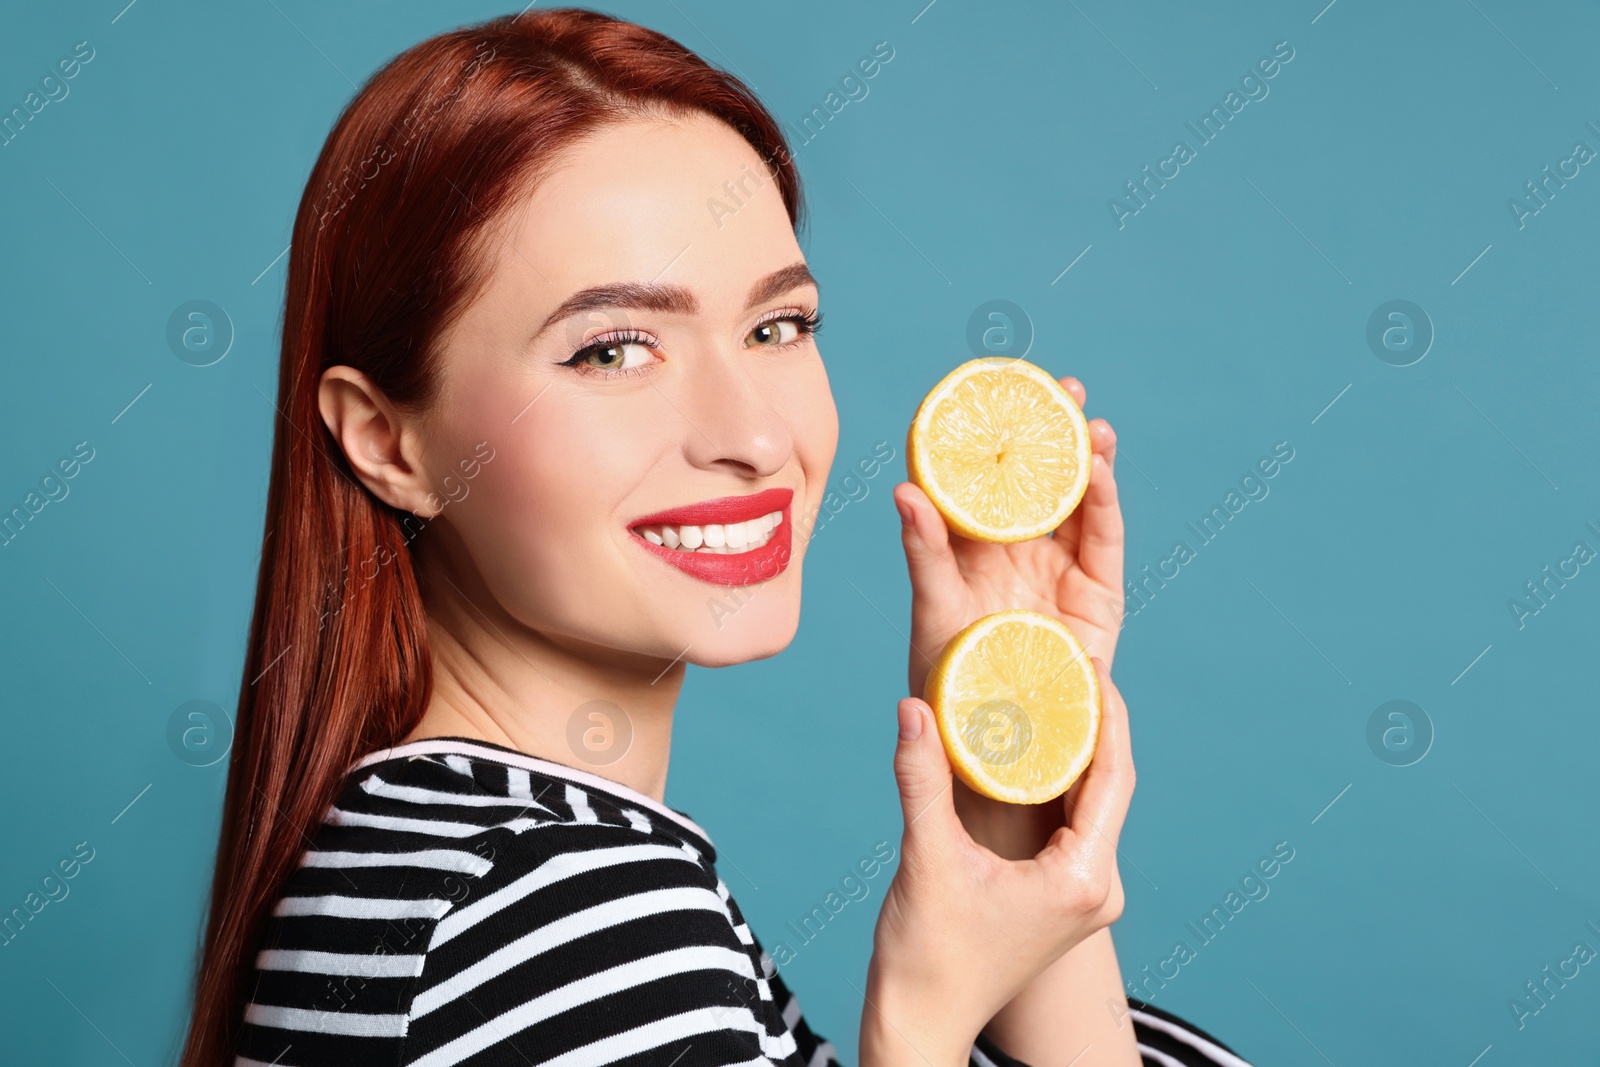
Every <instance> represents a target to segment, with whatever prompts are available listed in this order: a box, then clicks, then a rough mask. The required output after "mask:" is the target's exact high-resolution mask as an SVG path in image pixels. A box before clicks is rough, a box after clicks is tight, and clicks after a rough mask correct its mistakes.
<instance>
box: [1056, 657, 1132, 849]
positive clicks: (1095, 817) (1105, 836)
mask: <svg viewBox="0 0 1600 1067" xmlns="http://www.w3.org/2000/svg"><path fill="white" fill-rule="evenodd" d="M1090 661H1091V662H1093V663H1094V667H1095V674H1096V675H1097V676H1098V677H1099V680H1100V736H1099V738H1098V739H1097V740H1096V742H1095V750H1094V759H1093V760H1092V761H1091V762H1090V763H1089V769H1088V771H1087V772H1085V774H1084V779H1083V789H1082V791H1080V792H1079V794H1078V801H1077V804H1076V805H1075V806H1073V807H1072V808H1071V809H1070V810H1069V811H1068V812H1067V819H1068V824H1069V825H1070V826H1071V827H1072V831H1073V836H1074V837H1076V838H1077V839H1078V842H1079V844H1078V847H1080V848H1082V849H1085V850H1087V852H1088V854H1089V856H1090V857H1091V861H1092V862H1094V863H1096V864H1099V863H1109V862H1110V861H1111V859H1112V858H1113V857H1114V856H1115V854H1116V844H1117V837H1118V835H1120V834H1121V833H1122V823H1123V820H1124V819H1125V818H1126V816H1127V814H1128V803H1129V801H1130V800H1132V798H1133V784H1134V771H1133V748H1132V745H1131V743H1130V741H1129V737H1128V706H1127V704H1125V703H1124V702H1123V700H1122V694H1121V693H1119V692H1118V691H1117V687H1116V686H1115V685H1114V684H1113V683H1112V681H1111V675H1110V673H1109V672H1108V671H1107V670H1106V665H1105V661H1103V660H1102V659H1100V657H1099V656H1091V657H1090ZM1066 844H1068V845H1070V844H1071V843H1070V842H1066Z"/></svg>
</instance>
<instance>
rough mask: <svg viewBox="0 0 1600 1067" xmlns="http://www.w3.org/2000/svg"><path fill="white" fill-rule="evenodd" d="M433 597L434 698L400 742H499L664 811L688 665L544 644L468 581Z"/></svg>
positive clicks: (459, 580) (453, 579)
mask: <svg viewBox="0 0 1600 1067" xmlns="http://www.w3.org/2000/svg"><path fill="white" fill-rule="evenodd" d="M424 587H425V588H424V600H425V603H426V605H427V612H428V641H429V652H430V655H431V658H432V663H433V690H432V695H431V697H430V698H429V701H428V704H427V707H426V709H425V710H424V712H423V716H422V719H421V721H420V722H418V724H417V726H416V727H415V728H414V729H413V730H412V731H411V732H410V733H408V734H407V735H406V736H405V737H404V738H402V741H420V740H423V739H426V738H430V737H447V736H448V737H467V738H472V739H474V740H481V741H490V742H493V743H495V744H498V745H505V746H506V747H508V748H514V749H516V750H517V751H519V752H525V753H527V754H528V755H530V756H537V757H539V758H540V759H547V760H551V761H552V762H555V763H563V764H566V765H567V766H569V767H575V768H578V769H579V770H584V771H588V772H590V773H591V774H598V775H600V776H601V777H604V778H609V779H611V780H612V781H615V782H619V783H621V784H623V785H626V786H628V787H630V788H632V789H635V790H637V791H638V792H640V793H643V794H644V795H646V796H648V797H651V798H652V799H654V800H656V801H658V802H663V803H664V797H665V793H666V783H667V760H668V757H669V755H670V754H671V749H672V712H673V707H674V705H675V704H676V703H677V699H678V693H679V690H680V689H681V688H682V686H683V676H684V663H683V661H682V660H676V661H671V662H670V663H669V662H668V661H666V660H662V659H660V658H658V657H654V656H645V655H640V654H637V653H630V652H621V651H618V650H617V649H610V648H600V647H598V646H593V645H587V644H585V643H583V642H581V641H575V640H571V639H567V638H558V637H554V636H552V635H549V634H542V633H539V632H537V631H535V630H532V629H530V628H529V627H527V626H525V625H523V624H522V623H520V622H518V621H517V620H515V619H514V618H512V617H511V616H510V615H509V614H507V613H506V612H505V610H504V609H503V608H501V607H500V605H499V604H498V603H497V602H495V600H494V599H493V598H492V597H491V596H490V595H489V594H488V592H487V590H486V589H484V588H483V586H482V584H481V583H479V582H477V581H476V580H473V578H472V577H469V576H467V575H463V574H460V573H452V574H450V576H449V581H438V582H425V583H424Z"/></svg>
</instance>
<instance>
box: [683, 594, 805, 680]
mask: <svg viewBox="0 0 1600 1067" xmlns="http://www.w3.org/2000/svg"><path fill="white" fill-rule="evenodd" d="M746 592H748V591H746ZM737 595H738V594H735V597H737ZM727 603H728V604H729V605H730V607H729V610H727V611H726V612H723V611H722V610H721V609H720V608H718V609H716V610H717V614H716V617H715V618H714V619H712V618H708V619H707V621H706V622H705V624H704V625H703V626H702V627H699V630H700V636H699V637H698V638H697V639H696V640H695V641H694V643H693V644H692V645H690V647H689V650H688V652H687V653H686V654H685V655H684V659H686V660H688V661H689V662H690V663H693V664H694V665H695V666H697V667H731V666H733V665H734V664H736V663H749V662H751V661H752V660H758V659H768V658H770V657H772V656H776V655H777V654H778V653H779V652H782V651H783V650H784V649H786V648H788V647H789V644H790V642H792V641H793V640H794V635H795V633H796V631H798V630H799V628H800V605H799V604H798V603H796V604H794V605H793V607H792V608H791V607H790V606H789V605H787V604H759V603H757V602H756V600H755V599H752V600H751V601H750V602H749V603H748V604H747V605H746V606H744V607H743V608H739V607H737V606H734V605H736V604H737V600H736V599H735V598H728V600H727ZM761 609H765V610H761ZM719 621H720V623H721V625H720V626H719V625H718V622H719Z"/></svg>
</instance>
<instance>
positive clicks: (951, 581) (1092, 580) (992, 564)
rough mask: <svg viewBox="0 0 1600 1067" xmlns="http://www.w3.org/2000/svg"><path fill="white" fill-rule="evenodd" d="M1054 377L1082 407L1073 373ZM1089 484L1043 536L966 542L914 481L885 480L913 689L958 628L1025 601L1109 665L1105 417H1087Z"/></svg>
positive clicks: (1109, 500) (1112, 440)
mask: <svg viewBox="0 0 1600 1067" xmlns="http://www.w3.org/2000/svg"><path fill="white" fill-rule="evenodd" d="M1061 384H1062V386H1063V387H1064V388H1065V389H1066V390H1067V392H1069V393H1071V394H1072V398H1073V399H1074V400H1076V401H1077V402H1078V405H1079V406H1080V407H1081V406H1083V404H1084V403H1085V402H1086V401H1087V398H1088V394H1087V392H1086V391H1085V390H1084V387H1083V383H1082V382H1080V381H1078V379H1076V378H1062V379H1061ZM1089 440H1090V445H1091V448H1092V452H1091V457H1090V464H1089V466H1090V476H1089V488H1088V490H1087V491H1086V492H1085V493H1084V497H1083V501H1082V503H1080V504H1079V505H1078V507H1077V509H1075V510H1074V511H1073V513H1072V514H1071V515H1068V516H1067V518H1066V521H1065V522H1063V523H1062V524H1061V525H1060V526H1058V527H1056V530H1055V532H1054V534H1053V535H1052V536H1050V537H1036V538H1034V539H1033V540H1031V541H1019V542H1016V543H1013V544H993V543H990V542H987V541H972V540H969V539H967V538H965V537H962V536H961V535H960V534H957V533H954V532H952V531H951V530H950V529H949V528H948V527H947V526H946V525H945V521H944V516H942V515H940V514H939V512H938V509H936V508H935V507H934V506H933V502H932V501H931V500H929V499H928V496H927V494H926V493H924V492H923V491H922V490H921V489H920V488H918V487H917V485H916V484H915V483H914V482H901V483H900V484H899V485H897V486H895V488H894V499H895V505H896V506H897V507H898V508H900V509H901V514H902V518H905V516H906V515H907V514H909V518H908V519H906V521H905V522H904V523H903V524H902V530H901V542H902V543H903V545H904V546H905V552H906V567H907V569H908V570H909V571H910V573H911V653H910V655H911V661H910V669H909V671H908V680H909V681H910V683H911V688H910V690H909V692H910V693H912V694H913V695H914V696H920V695H921V694H922V688H923V684H924V683H925V682H926V681H927V677H928V672H929V670H930V669H932V667H933V662H932V661H933V660H934V659H936V658H937V657H938V655H939V652H940V650H941V649H943V648H944V646H945V644H946V643H947V642H948V641H949V640H950V639H951V638H952V637H954V636H955V635H956V634H957V633H959V632H960V631H961V630H962V629H964V628H965V627H967V626H968V625H970V624H971V623H974V622H977V621H978V620H979V619H981V618H983V617H984V616H985V615H989V614H992V613H993V612H996V611H1006V610H1008V609H1011V608H1028V609H1031V610H1033V611H1037V612H1040V613H1041V614H1044V615H1050V616H1052V617H1054V618H1057V619H1060V620H1061V621H1062V622H1064V623H1065V624H1066V625H1067V628H1068V629H1069V630H1071V631H1072V633H1073V635H1074V636H1075V637H1077V639H1078V640H1079V641H1080V642H1082V643H1083V646H1084V648H1085V649H1086V650H1087V651H1088V653H1089V655H1091V656H1099V657H1100V658H1101V659H1103V660H1105V663H1106V668H1107V669H1110V667H1111V666H1112V663H1113V657H1114V655H1115V653H1116V649H1117V634H1118V632H1119V631H1120V629H1121V627H1122V603H1123V596H1122V538H1123V532H1122V507H1121V505H1120V504H1119V503H1118V502H1117V482H1116V478H1115V477H1114V476H1113V474H1112V468H1113V466H1114V465H1115V461H1116V445H1117V435H1116V433H1115V432H1113V431H1112V429H1111V424H1110V423H1109V422H1107V421H1106V420H1105V419H1093V420H1091V421H1090V422H1089Z"/></svg>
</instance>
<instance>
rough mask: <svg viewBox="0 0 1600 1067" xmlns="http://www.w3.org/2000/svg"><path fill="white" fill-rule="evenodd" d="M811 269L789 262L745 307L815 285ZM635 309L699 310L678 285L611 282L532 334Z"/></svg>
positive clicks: (576, 296) (559, 310)
mask: <svg viewBox="0 0 1600 1067" xmlns="http://www.w3.org/2000/svg"><path fill="white" fill-rule="evenodd" d="M816 284H817V280H816V279H815V278H814V277H812V276H811V270H810V268H808V267H807V266H806V265H805V264H804V263H791V264H790V265H789V266H787V267H783V268H782V269H780V270H775V271H773V272H772V273H771V274H769V275H767V276H766V277H765V278H762V279H761V280H760V281H758V282H756V284H755V285H753V286H751V287H750V296H749V297H748V298H747V300H746V307H747V308H749V307H755V306H756V305H757V304H762V303H765V302H766V301H768V300H771V299H772V298H773V297H775V296H781V295H782V294H784V293H787V292H788V291H789V290H791V289H798V288H799V287H800V286H802V285H813V286H814V285H816ZM613 307H615V308H635V309H637V310H640V311H661V312H669V313H673V314H679V315H692V314H694V313H695V312H696V311H698V310H699V309H700V304H699V302H698V301H697V300H695V298H694V294H693V293H692V292H690V291H689V290H688V289H686V288H684V287H683V286H681V285H663V284H660V283H657V282H614V283H612V284H609V285H596V286H592V287H590V288H588V289H580V290H578V291H577V292H576V293H573V294H572V295H571V296H569V297H567V298H566V299H565V300H563V301H562V302H561V303H560V304H559V305H558V306H557V307H556V309H555V310H554V311H552V312H551V313H550V315H549V317H548V318H546V319H545V320H544V322H543V323H542V324H540V326H539V328H538V329H537V330H535V331H534V336H535V337H538V336H539V335H540V334H542V333H544V331H545V330H547V329H549V328H550V326H551V324H552V323H556V322H560V321H561V320H562V319H565V318H570V317H571V316H573V315H577V314H581V313H582V312H585V311H594V310H596V309H598V308H613Z"/></svg>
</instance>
